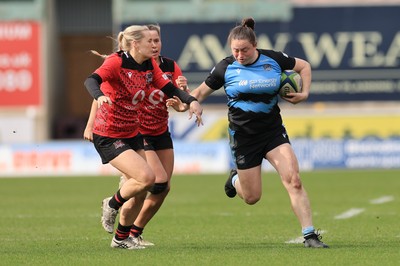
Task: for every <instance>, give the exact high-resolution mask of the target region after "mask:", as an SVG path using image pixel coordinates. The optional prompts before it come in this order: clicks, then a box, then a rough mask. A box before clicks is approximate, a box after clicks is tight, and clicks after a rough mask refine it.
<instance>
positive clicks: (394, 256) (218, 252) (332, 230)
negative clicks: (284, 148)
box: [0, 170, 400, 266]
mask: <svg viewBox="0 0 400 266" xmlns="http://www.w3.org/2000/svg"><path fill="white" fill-rule="evenodd" d="M225 179H226V176H225V175H201V176H195V175H193V176H174V177H173V183H172V190H171V193H170V195H169V196H168V198H167V200H166V202H165V204H164V206H163V207H162V208H161V209H160V211H159V213H158V214H157V215H156V216H155V218H154V219H153V220H152V221H151V222H150V224H149V225H148V226H147V228H146V230H145V234H144V236H145V238H146V239H148V240H150V241H152V242H155V243H156V246H155V247H151V248H147V249H144V250H116V249H112V248H110V246H109V245H110V241H111V237H112V236H111V235H109V234H107V233H105V232H104V231H103V229H102V227H101V225H100V222H99V220H100V213H101V208H100V202H101V200H102V199H103V198H104V197H106V196H109V195H111V194H112V193H113V192H115V189H116V187H117V185H118V177H79V178H78V177H71V178H65V177H53V178H3V179H0V195H1V200H0V210H1V215H0V265H226V266H228V265H398V263H399V261H400V252H399V246H400V229H399V228H400V227H399V222H398V221H399V220H400V213H399V199H400V197H399V196H400V185H399V184H400V170H374V171H373V170H368V171H320V172H306V173H303V175H302V179H303V183H304V185H305V187H306V189H307V191H308V193H309V196H310V200H311V204H312V209H313V213H314V225H315V226H316V227H317V228H321V230H323V231H324V233H323V241H324V242H326V243H327V244H329V245H330V246H331V248H330V249H322V250H321V249H318V250H316V249H306V248H303V246H302V244H287V243H285V242H286V241H288V240H291V239H296V238H298V237H299V236H300V235H301V233H300V226H299V224H298V222H297V220H296V219H295V216H294V214H293V213H292V211H291V209H290V206H289V200H288V197H287V194H286V192H285V191H284V189H283V187H282V185H281V184H280V181H279V178H278V177H277V175H276V174H275V173H266V174H264V178H263V187H264V189H263V197H262V199H261V201H260V202H258V203H257V204H256V205H254V206H248V205H246V204H244V203H243V202H242V201H241V200H240V199H239V198H234V199H229V198H227V197H226V196H225V194H224V192H223V184H224V183H225ZM382 196H393V198H394V200H393V201H390V202H387V203H384V204H371V203H370V200H371V199H376V198H380V197H382ZM351 208H363V209H365V211H364V212H363V213H361V214H359V215H357V216H355V217H352V218H349V219H343V220H338V219H335V218H334V217H335V216H336V215H338V214H341V213H343V212H345V211H347V210H349V209H351Z"/></svg>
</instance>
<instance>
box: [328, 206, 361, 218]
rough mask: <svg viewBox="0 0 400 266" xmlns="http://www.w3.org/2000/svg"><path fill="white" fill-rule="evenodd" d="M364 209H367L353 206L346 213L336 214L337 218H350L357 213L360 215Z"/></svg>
mask: <svg viewBox="0 0 400 266" xmlns="http://www.w3.org/2000/svg"><path fill="white" fill-rule="evenodd" d="M363 211H365V209H361V208H358V209H357V208H352V209H350V210H348V211H345V212H344V213H341V214H339V215H336V216H335V219H337V220H340V219H349V218H351V217H354V216H356V215H359V214H360V213H362V212H363Z"/></svg>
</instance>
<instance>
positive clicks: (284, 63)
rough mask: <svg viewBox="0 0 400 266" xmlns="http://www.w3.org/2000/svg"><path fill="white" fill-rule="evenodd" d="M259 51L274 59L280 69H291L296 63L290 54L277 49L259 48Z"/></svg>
mask: <svg viewBox="0 0 400 266" xmlns="http://www.w3.org/2000/svg"><path fill="white" fill-rule="evenodd" d="M259 51H260V53H262V54H265V55H267V56H269V57H271V58H272V59H274V60H275V61H276V62H277V63H278V64H279V66H280V67H281V69H282V70H289V69H293V68H294V66H295V64H296V59H295V58H294V57H292V56H288V55H287V54H285V53H283V52H279V51H273V50H259Z"/></svg>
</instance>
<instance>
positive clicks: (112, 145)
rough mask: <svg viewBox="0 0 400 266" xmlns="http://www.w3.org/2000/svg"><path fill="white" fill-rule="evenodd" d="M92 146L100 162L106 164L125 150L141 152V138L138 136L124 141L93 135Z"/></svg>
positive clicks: (122, 139)
mask: <svg viewBox="0 0 400 266" xmlns="http://www.w3.org/2000/svg"><path fill="white" fill-rule="evenodd" d="M93 144H94V147H95V148H96V150H97V152H98V153H99V155H100V157H101V162H102V163H103V164H106V163H109V162H110V161H111V160H112V159H114V158H115V157H117V156H118V155H120V154H121V153H123V152H124V151H126V150H134V151H138V150H143V137H142V135H140V134H139V135H136V136H135V137H133V138H127V139H124V138H110V137H104V136H100V135H96V134H93Z"/></svg>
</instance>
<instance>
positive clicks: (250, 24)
mask: <svg viewBox="0 0 400 266" xmlns="http://www.w3.org/2000/svg"><path fill="white" fill-rule="evenodd" d="M255 24H256V22H255V20H254V19H253V18H244V19H243V20H242V23H241V24H240V25H239V26H236V27H234V28H233V29H232V30H231V31H230V33H229V36H228V43H229V44H230V43H231V41H232V40H248V41H249V42H250V43H251V44H252V45H254V46H255V45H256V44H257V38H256V33H255V32H254V26H255Z"/></svg>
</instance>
